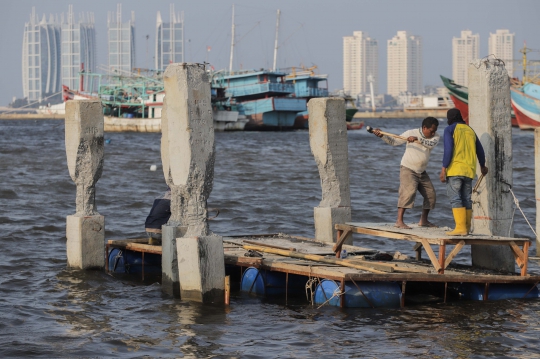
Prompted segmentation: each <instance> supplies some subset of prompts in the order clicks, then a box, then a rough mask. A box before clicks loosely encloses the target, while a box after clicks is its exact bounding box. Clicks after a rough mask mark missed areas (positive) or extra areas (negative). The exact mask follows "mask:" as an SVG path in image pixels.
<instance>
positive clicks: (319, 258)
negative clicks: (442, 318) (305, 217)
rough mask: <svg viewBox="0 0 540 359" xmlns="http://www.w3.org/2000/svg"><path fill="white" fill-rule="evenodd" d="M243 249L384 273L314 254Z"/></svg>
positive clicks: (251, 247)
mask: <svg viewBox="0 0 540 359" xmlns="http://www.w3.org/2000/svg"><path fill="white" fill-rule="evenodd" d="M244 249H247V250H249V249H251V250H254V251H258V252H264V253H273V254H279V255H282V256H285V257H292V258H301V259H308V260H312V261H316V262H323V263H330V264H339V265H342V266H344V267H351V268H356V269H361V270H365V271H368V272H374V273H384V272H383V271H381V270H379V269H373V268H371V267H367V266H364V265H359V264H353V263H350V262H347V261H345V260H342V259H335V258H325V257H323V256H318V255H316V254H304V253H298V252H292V251H284V250H281V249H274V248H265V247H260V246H255V245H251V244H248V245H245V246H244ZM385 271H387V272H392V271H393V270H392V269H391V268H389V269H388V270H385Z"/></svg>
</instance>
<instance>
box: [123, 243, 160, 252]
mask: <svg viewBox="0 0 540 359" xmlns="http://www.w3.org/2000/svg"><path fill="white" fill-rule="evenodd" d="M126 249H128V250H130V251H135V252H144V253H152V254H161V246H152V245H150V244H141V243H128V244H127V245H126Z"/></svg>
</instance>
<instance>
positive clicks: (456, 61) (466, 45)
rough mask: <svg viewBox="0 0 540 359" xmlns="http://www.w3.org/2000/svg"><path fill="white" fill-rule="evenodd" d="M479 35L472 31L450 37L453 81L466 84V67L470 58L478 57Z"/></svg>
mask: <svg viewBox="0 0 540 359" xmlns="http://www.w3.org/2000/svg"><path fill="white" fill-rule="evenodd" d="M479 48H480V35H478V34H475V35H473V33H472V31H469V30H465V31H462V32H461V37H454V38H453V39H452V78H453V80H454V82H455V83H457V84H459V85H462V86H468V82H469V80H468V73H469V72H468V68H469V63H470V62H471V61H472V60H476V59H478V58H479V53H480V51H479Z"/></svg>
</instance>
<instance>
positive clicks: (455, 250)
mask: <svg viewBox="0 0 540 359" xmlns="http://www.w3.org/2000/svg"><path fill="white" fill-rule="evenodd" d="M464 245H465V241H464V240H461V241H459V243H458V244H456V246H455V247H454V249H453V250H452V252H450V254H449V255H448V257H447V258H446V260H445V261H444V269H446V267H448V265H449V264H450V262H452V260H453V259H454V257H455V256H457V254H458V253H459V251H460V250H461V248H463V246H464Z"/></svg>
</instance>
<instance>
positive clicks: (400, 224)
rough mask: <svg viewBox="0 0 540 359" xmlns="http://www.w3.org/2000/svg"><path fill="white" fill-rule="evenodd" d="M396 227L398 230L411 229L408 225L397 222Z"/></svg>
mask: <svg viewBox="0 0 540 359" xmlns="http://www.w3.org/2000/svg"><path fill="white" fill-rule="evenodd" d="M394 227H396V228H401V229H411V227H409V226H408V225H406V224H405V223H404V222H396V224H395V225H394Z"/></svg>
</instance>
